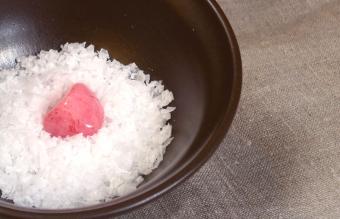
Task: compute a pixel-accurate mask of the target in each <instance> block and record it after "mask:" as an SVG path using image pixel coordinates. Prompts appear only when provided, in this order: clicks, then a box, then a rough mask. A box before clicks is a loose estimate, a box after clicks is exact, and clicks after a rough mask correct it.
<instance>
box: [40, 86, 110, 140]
mask: <svg viewBox="0 0 340 219" xmlns="http://www.w3.org/2000/svg"><path fill="white" fill-rule="evenodd" d="M103 120H104V110H103V107H102V105H101V104H100V102H99V100H98V98H97V97H96V96H95V94H94V93H93V92H92V91H91V90H90V89H89V88H87V87H86V86H85V85H84V84H81V83H77V84H74V85H73V86H72V88H71V89H70V91H69V92H68V93H67V94H66V95H65V96H64V97H63V98H62V99H61V100H60V101H59V102H58V103H57V104H56V105H55V106H54V107H53V108H52V109H51V110H50V111H49V112H48V113H47V114H46V115H45V118H44V124H43V125H44V130H45V131H47V132H48V133H50V134H51V135H52V136H55V137H66V136H72V135H76V134H79V133H82V134H83V135H84V136H91V135H93V134H95V133H97V131H98V130H99V129H100V128H101V127H102V125H103Z"/></svg>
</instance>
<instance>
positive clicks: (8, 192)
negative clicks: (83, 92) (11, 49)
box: [0, 44, 174, 208]
mask: <svg viewBox="0 0 340 219" xmlns="http://www.w3.org/2000/svg"><path fill="white" fill-rule="evenodd" d="M84 45H85V44H66V45H64V46H63V47H62V51H61V52H57V51H55V50H50V51H49V52H45V51H43V52H41V53H40V54H39V55H38V56H30V57H25V58H23V59H22V60H21V62H20V63H19V64H18V65H17V68H16V69H15V70H8V71H5V72H1V74H0V75H1V79H0V97H1V98H0V189H1V190H2V197H4V198H7V199H11V200H14V202H15V203H16V204H18V205H23V206H28V207H30V206H35V207H37V208H70V207H80V206H85V205H90V204H96V203H99V202H100V201H103V200H109V199H110V198H112V197H114V196H121V195H124V194H127V193H129V192H131V191H132V190H134V189H135V188H136V186H137V185H138V184H139V183H140V182H141V181H142V180H143V178H142V177H141V175H146V174H149V173H150V172H151V171H152V170H153V169H154V168H156V167H157V166H158V164H159V162H160V161H161V160H162V157H163V153H164V151H165V148H166V146H167V145H168V144H169V142H170V140H171V125H170V124H167V121H168V120H169V119H170V117H171V115H170V112H171V111H172V110H173V109H174V108H172V107H166V105H168V104H169V103H170V102H171V101H172V100H173V95H172V93H171V92H170V91H168V90H164V86H163V85H162V84H161V83H160V82H157V81H151V82H150V77H149V76H148V75H145V74H144V73H143V72H142V71H141V70H139V69H138V68H137V66H136V65H135V64H131V65H128V66H124V65H122V64H121V63H119V62H117V61H115V60H114V61H110V60H108V58H109V56H108V53H107V51H106V50H100V52H99V53H96V52H95V51H94V47H93V46H91V45H90V46H88V47H86V48H85V47H84ZM130 78H134V80H131V79H130ZM78 82H80V83H84V84H86V85H87V86H89V87H90V88H91V90H92V91H94V93H95V94H96V95H97V97H98V99H99V100H100V102H101V104H102V105H103V108H104V114H105V118H104V125H103V127H102V128H101V129H100V130H99V131H98V133H97V134H95V135H93V136H91V137H88V138H85V137H83V136H82V135H81V134H80V135H76V136H72V137H68V138H65V139H61V138H52V137H50V136H49V134H48V133H47V132H45V131H43V127H42V119H43V116H44V114H45V113H46V112H47V111H48V108H49V106H51V105H54V103H55V102H56V101H58V99H60V97H61V96H62V95H63V93H65V92H66V91H67V90H68V89H69V88H70V87H71V86H72V85H73V84H74V83H78Z"/></svg>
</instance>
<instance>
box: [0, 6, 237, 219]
mask: <svg viewBox="0 0 340 219" xmlns="http://www.w3.org/2000/svg"><path fill="white" fill-rule="evenodd" d="M223 19H224V17H223V15H221V11H220V9H219V8H216V3H215V2H214V1H207V0H185V1H182V0H167V1H165V0H148V1H140V0H130V1H126V0H114V1H112V0H107V1H104V0H97V1H83V0H82V1H81V0H72V1H66V0H63V1H45V0H25V1H23V0H0V68H9V67H13V66H14V64H15V59H16V58H17V57H19V56H22V55H31V54H36V53H37V52H38V51H40V50H42V49H43V50H48V49H51V48H53V49H58V48H59V46H60V45H61V44H64V43H66V42H88V43H92V44H94V45H95V46H96V48H97V49H100V48H106V49H108V50H109V53H110V54H111V56H112V57H113V58H115V59H117V60H118V61H121V62H123V63H124V64H128V63H131V62H135V63H136V64H137V65H138V66H139V67H140V68H142V69H143V70H145V72H147V73H150V74H151V78H152V79H157V80H163V81H164V83H165V85H166V87H167V88H168V89H170V90H171V91H173V92H174V96H175V101H174V103H173V104H172V105H173V106H176V111H175V112H174V114H173V119H172V121H171V123H172V124H173V128H174V129H173V130H174V131H173V134H174V136H175V139H174V141H173V143H172V144H171V145H170V146H169V147H168V150H167V153H166V156H165V158H164V161H163V162H162V163H161V165H160V167H159V168H158V169H157V170H155V171H154V172H153V173H152V174H151V175H150V176H147V177H146V181H145V183H144V184H143V185H142V186H141V187H140V188H139V189H138V190H137V191H136V192H135V193H133V194H131V195H130V196H127V197H122V198H118V199H116V200H114V201H113V202H110V203H106V204H103V205H98V206H94V207H89V208H85V209H82V210H84V211H85V214H87V216H91V215H92V216H93V215H95V214H96V215H105V214H106V213H107V212H108V211H111V212H121V211H122V210H125V209H127V208H129V207H131V206H134V205H139V204H140V203H143V202H146V201H148V200H149V199H152V198H153V197H155V196H156V195H157V194H159V193H162V192H163V191H166V190H167V189H168V188H170V187H172V186H173V185H175V184H177V183H178V182H179V181H181V179H183V178H184V176H186V175H189V174H190V173H192V172H193V171H194V170H196V169H197V168H198V167H199V166H200V165H201V164H202V163H203V162H204V161H205V160H206V159H207V158H208V156H209V155H210V154H211V153H212V152H213V150H214V149H215V148H216V146H217V143H218V142H219V141H220V140H221V138H222V136H223V135H224V133H225V131H226V130H227V128H228V126H229V125H230V123H231V121H232V117H233V115H234V112H235V109H236V105H237V102H238V98H239V93H240V84H241V64H240V57H239V52H238V47H237V43H236V41H235V39H234V36H233V34H232V32H231V29H229V28H230V27H229V25H228V24H227V23H225V24H223ZM224 21H225V20H224ZM228 31H229V33H226V32H228ZM217 128H218V129H217ZM141 194H142V195H141ZM130 199H133V201H129V200H130ZM1 206H3V207H1ZM7 208H12V209H13V206H10V204H7V203H4V202H3V203H1V201H0V213H1V212H3V213H4V212H7V210H8V209H7ZM19 210H21V211H22V212H21V213H18V212H16V213H15V214H16V215H21V216H22V215H26V214H25V213H24V212H25V211H27V209H23V208H20V209H19ZM82 210H80V209H78V210H77V209H76V210H65V211H63V213H70V214H72V213H76V212H80V211H82ZM32 211H34V212H36V213H37V214H36V215H35V216H37V215H38V214H41V215H44V214H46V213H51V212H49V211H40V210H32ZM90 211H91V212H92V213H91V214H88V213H89V212H90ZM11 212H12V213H13V212H15V211H14V210H12V211H11ZM7 213H8V212H7ZM13 214H14V213H13ZM26 216H27V215H26Z"/></svg>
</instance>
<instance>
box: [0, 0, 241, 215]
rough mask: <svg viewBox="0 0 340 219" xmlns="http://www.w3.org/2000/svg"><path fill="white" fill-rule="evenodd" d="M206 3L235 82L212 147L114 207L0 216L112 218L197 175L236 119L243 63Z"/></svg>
mask: <svg viewBox="0 0 340 219" xmlns="http://www.w3.org/2000/svg"><path fill="white" fill-rule="evenodd" d="M203 1H205V2H207V3H208V4H209V6H210V9H211V10H213V12H214V13H215V15H216V16H217V18H218V20H219V22H220V25H222V27H223V29H224V34H225V36H226V38H227V39H228V43H229V44H230V46H231V55H232V63H233V72H232V73H233V78H234V80H233V83H232V89H231V94H230V101H229V104H228V105H226V108H225V109H224V113H223V114H222V115H221V116H220V117H219V119H218V122H217V124H216V125H215V126H214V128H213V130H212V131H211V133H210V135H209V137H208V138H207V139H206V140H205V141H204V143H203V145H210V147H202V148H201V149H200V150H199V151H197V152H196V153H195V155H194V156H193V157H192V158H191V159H190V160H188V161H186V162H185V163H184V164H183V165H182V167H181V168H180V169H178V170H176V171H175V172H174V173H172V174H171V175H169V176H167V177H165V178H164V179H162V180H161V181H160V182H159V183H157V185H153V186H151V187H149V188H147V189H145V190H144V191H143V192H141V193H138V194H132V195H131V196H130V195H129V196H127V197H121V198H119V201H117V202H116V203H114V205H113V204H112V202H108V203H103V204H98V205H93V206H88V207H84V208H73V209H34V208H26V207H20V206H15V205H13V204H9V203H4V204H2V203H0V214H2V215H8V216H12V217H13V216H14V217H26V218H30V217H31V218H33V217H34V218H36V217H43V218H46V217H61V216H63V217H65V216H68V217H70V216H76V217H82V218H93V217H104V216H109V215H119V214H122V213H124V212H126V211H128V210H131V209H135V208H137V207H140V206H142V205H144V204H146V203H148V202H150V201H151V200H154V199H156V198H157V197H160V196H161V195H163V194H164V193H166V192H168V191H170V190H171V189H173V188H174V187H175V186H177V185H178V184H180V183H181V182H183V181H184V180H186V179H187V178H188V177H189V176H191V175H192V174H193V173H194V172H196V171H197V170H198V169H199V168H200V167H202V165H203V164H204V163H206V162H207V160H208V159H209V158H210V157H211V156H212V154H213V153H214V152H215V151H216V149H217V148H218V147H219V145H220V143H221V141H222V140H223V138H224V136H225V135H226V133H227V131H228V129H229V127H230V125H231V123H232V121H233V118H234V116H235V113H236V110H237V107H238V104H239V100H240V96H241V88H242V61H241V54H240V49H239V45H238V42H237V40H236V36H235V34H234V31H233V29H232V27H231V25H230V23H229V21H228V19H227V17H226V15H225V14H224V12H223V10H222V8H221V7H220V5H219V4H218V3H217V1H216V0H203Z"/></svg>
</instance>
